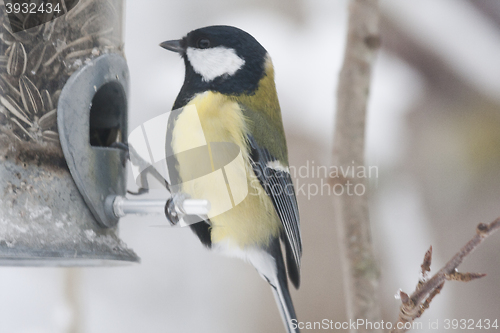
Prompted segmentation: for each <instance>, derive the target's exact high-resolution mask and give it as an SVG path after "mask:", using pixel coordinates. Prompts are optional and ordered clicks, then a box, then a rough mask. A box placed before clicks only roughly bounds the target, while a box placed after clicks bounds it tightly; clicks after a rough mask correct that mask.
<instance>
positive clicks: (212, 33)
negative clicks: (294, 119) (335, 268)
mask: <svg viewBox="0 0 500 333" xmlns="http://www.w3.org/2000/svg"><path fill="white" fill-rule="evenodd" d="M160 46H161V47H163V48H164V49H167V50H169V51H173V52H176V53H178V54H179V55H180V56H181V57H182V59H183V60H184V65H185V76H184V83H183V85H182V87H181V89H180V92H179V94H178V96H177V98H176V99H175V102H174V105H173V108H172V110H173V111H172V113H171V114H170V116H169V119H168V124H167V134H166V154H167V167H168V173H169V177H170V181H171V186H172V187H173V188H175V187H177V191H178V192H182V193H185V194H187V195H189V196H190V197H193V198H200V199H207V200H209V202H210V203H211V207H212V208H211V212H212V214H209V215H208V216H207V217H204V218H200V217H197V216H195V217H193V216H191V221H194V222H197V223H192V224H190V228H191V229H192V230H193V231H194V233H195V234H196V235H197V236H198V238H199V239H200V241H201V242H202V243H203V244H204V245H205V246H206V247H208V248H210V249H213V250H215V251H216V252H219V253H222V254H225V255H228V256H231V257H237V258H241V259H243V260H245V261H247V262H249V263H250V264H252V265H253V266H254V267H255V269H256V270H257V272H258V273H259V274H260V275H261V277H262V278H263V279H264V280H266V281H267V282H268V283H269V285H270V286H271V289H272V291H273V294H274V298H275V300H276V303H277V305H278V309H279V312H280V314H281V317H282V320H283V322H284V326H285V329H286V331H287V332H288V333H296V332H299V330H298V328H297V325H296V324H295V325H294V322H295V323H296V322H297V319H296V318H297V317H296V313H295V309H294V306H293V303H292V299H291V296H290V291H289V288H288V279H287V272H288V278H289V279H290V281H291V283H292V284H293V286H294V287H295V288H296V289H298V288H299V285H300V265H301V256H302V239H301V232H300V218H299V210H298V205H297V199H296V195H295V190H294V186H293V182H292V178H291V175H290V169H289V162H288V150H287V144H286V138H285V131H284V127H283V122H282V117H281V110H280V104H279V101H278V96H277V91H276V85H275V81H274V76H275V75H274V67H273V63H272V60H271V57H270V55H269V53H268V52H267V51H266V49H265V48H264V47H263V46H262V45H261V44H260V43H259V42H258V41H257V40H256V39H255V38H254V37H253V36H252V35H250V34H249V33H247V32H245V31H243V30H241V29H239V28H236V27H232V26H225V25H214V26H208V27H203V28H199V29H196V30H193V31H191V32H189V33H188V34H187V35H186V36H185V37H183V38H182V39H178V40H168V41H165V42H162V43H161V44H160ZM193 110H194V111H193ZM224 144H226V145H225V146H224ZM233 148H234V149H233ZM235 151H236V153H235ZM216 155H217V156H216ZM202 156H205V162H203V161H202V160H203V158H202ZM234 156H239V159H238V158H234V159H233V157H234ZM221 160H223V162H221ZM231 160H232V161H236V162H234V163H233V164H234V165H233V167H232V169H231V168H230V167H224V165H229V164H228V163H229V162H228V161H231ZM214 161H215V162H214ZM215 164H222V166H220V165H219V166H217V165H215ZM223 167H224V169H225V170H226V171H225V174H223V176H224V177H223V178H220V179H223V180H222V181H221V183H222V186H218V184H219V183H218V182H216V181H214V179H216V176H215V175H219V176H220V172H219V173H215V171H217V169H221V168H223ZM228 168H229V169H228ZM202 169H203V170H202ZM210 172H214V174H213V178H208V179H207V178H206V177H201V176H203V175H207V174H210ZM231 174H233V176H231ZM235 174H237V175H239V176H240V180H241V177H243V179H244V180H243V183H242V182H241V181H240V182H239V183H238V184H239V185H238V186H233V185H234V184H233V183H234V182H233V183H231V182H230V179H229V178H231V177H232V179H234V178H235V177H234V175H235ZM232 184H233V185H232ZM218 189H222V190H220V192H219V190H218ZM246 190H248V191H249V192H248V195H246V196H245V197H244V199H242V200H239V201H238V202H236V201H237V200H236V199H235V198H236V197H238V196H240V197H241V194H242V193H243V194H245V191H246ZM227 191H229V192H230V194H232V198H233V199H231V201H230V203H231V206H230V208H229V209H228V208H227V207H226V206H224V205H225V204H224V202H227V200H225V199H227ZM214 210H217V212H214ZM193 218H194V219H193ZM188 220H189V216H188ZM282 244H283V247H284V249H285V255H283V252H282ZM285 260H286V266H285Z"/></svg>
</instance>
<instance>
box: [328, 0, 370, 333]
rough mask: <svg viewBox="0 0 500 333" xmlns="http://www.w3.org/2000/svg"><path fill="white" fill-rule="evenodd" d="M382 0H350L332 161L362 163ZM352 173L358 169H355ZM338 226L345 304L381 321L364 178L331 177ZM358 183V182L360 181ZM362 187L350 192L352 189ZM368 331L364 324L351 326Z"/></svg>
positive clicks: (351, 312) (353, 312)
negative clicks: (358, 326)
mask: <svg viewBox="0 0 500 333" xmlns="http://www.w3.org/2000/svg"><path fill="white" fill-rule="evenodd" d="M378 15H379V13H378V0H350V2H349V19H348V31H347V44H346V49H345V55H344V63H343V66H342V70H341V72H340V77H339V85H338V91H337V96H338V97H337V103H338V104H337V114H336V125H335V137H334V147H333V165H335V166H337V167H343V168H352V169H355V170H360V169H359V168H364V150H365V146H364V144H365V123H366V108H367V102H368V96H369V90H370V79H371V68H372V64H373V60H374V58H375V54H376V51H377V50H378V48H379V46H380V37H379V17H378ZM353 174H354V173H353ZM331 183H332V186H333V188H334V193H335V194H338V192H339V191H340V190H339V189H341V190H342V194H341V195H334V199H333V204H334V207H333V208H334V212H335V214H336V216H335V218H336V221H337V224H338V226H339V230H340V232H339V238H340V248H341V252H342V259H343V271H344V283H345V285H346V288H345V294H346V305H347V306H346V307H347V313H348V316H349V318H350V319H352V320H357V319H362V320H367V321H371V322H379V321H380V310H379V304H378V298H377V285H378V275H379V273H378V268H377V265H376V263H375V259H374V254H373V250H372V243H371V231H370V222H369V216H368V195H367V190H366V187H367V185H366V180H365V179H364V178H356V177H355V176H354V175H352V176H351V177H340V178H335V179H331ZM356 186H357V187H356ZM356 188H357V189H358V190H359V189H363V192H362V193H360V191H358V193H354V195H353V194H348V191H349V190H350V191H351V192H352V191H353V189H356ZM351 332H366V327H360V328H359V329H354V330H351Z"/></svg>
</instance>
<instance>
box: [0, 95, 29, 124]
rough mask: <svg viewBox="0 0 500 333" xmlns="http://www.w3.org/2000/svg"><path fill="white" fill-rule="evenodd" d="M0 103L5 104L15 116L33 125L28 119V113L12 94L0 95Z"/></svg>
mask: <svg viewBox="0 0 500 333" xmlns="http://www.w3.org/2000/svg"><path fill="white" fill-rule="evenodd" d="M0 103H2V104H3V106H5V107H6V108H7V110H9V111H10V112H11V113H12V114H13V115H14V116H16V117H17V118H19V119H21V120H22V121H23V122H25V123H26V124H27V125H29V126H31V121H30V120H29V119H28V115H27V114H26V113H25V112H24V111H23V109H21V107H20V106H19V105H18V104H17V103H16V101H14V100H13V99H12V97H10V96H5V97H3V96H0Z"/></svg>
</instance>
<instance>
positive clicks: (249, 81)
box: [160, 25, 267, 108]
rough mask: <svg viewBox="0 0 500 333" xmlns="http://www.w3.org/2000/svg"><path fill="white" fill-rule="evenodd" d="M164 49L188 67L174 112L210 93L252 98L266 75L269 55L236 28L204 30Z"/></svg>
mask: <svg viewBox="0 0 500 333" xmlns="http://www.w3.org/2000/svg"><path fill="white" fill-rule="evenodd" d="M160 46H162V47H163V48H165V49H167V50H170V51H174V52H178V53H179V54H181V55H182V57H183V58H184V62H185V64H186V76H185V79H184V85H183V87H182V89H181V92H180V94H179V96H178V97H177V101H176V103H175V104H176V105H174V108H176V107H180V106H182V105H184V103H185V102H187V101H188V100H189V99H191V97H192V96H193V95H194V94H196V93H199V92H203V91H207V90H211V91H217V92H220V93H223V94H226V95H240V94H246V95H251V94H253V93H254V92H255V91H256V90H257V87H258V84H259V81H260V79H261V78H262V77H263V76H264V75H265V62H266V58H267V51H266V50H265V49H264V47H262V45H260V44H259V42H257V40H256V39H255V38H253V37H252V36H251V35H250V34H248V33H246V32H245V31H243V30H240V29H238V28H235V27H230V26H222V25H219V26H210V27H205V28H200V29H197V30H193V31H191V32H190V33H188V34H187V36H186V37H184V38H183V39H181V40H172V41H166V42H163V43H161V44H160Z"/></svg>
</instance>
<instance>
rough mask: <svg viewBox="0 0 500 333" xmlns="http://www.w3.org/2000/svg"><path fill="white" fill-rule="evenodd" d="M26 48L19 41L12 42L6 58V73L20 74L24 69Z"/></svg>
mask: <svg viewBox="0 0 500 333" xmlns="http://www.w3.org/2000/svg"><path fill="white" fill-rule="evenodd" d="M26 60H27V59H26V50H25V49H24V46H23V44H21V43H20V42H14V44H12V49H11V50H10V54H9V59H8V60H7V73H9V75H12V76H16V77H17V76H20V75H22V74H24V72H25V71H26Z"/></svg>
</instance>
